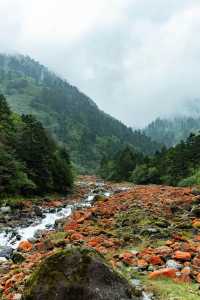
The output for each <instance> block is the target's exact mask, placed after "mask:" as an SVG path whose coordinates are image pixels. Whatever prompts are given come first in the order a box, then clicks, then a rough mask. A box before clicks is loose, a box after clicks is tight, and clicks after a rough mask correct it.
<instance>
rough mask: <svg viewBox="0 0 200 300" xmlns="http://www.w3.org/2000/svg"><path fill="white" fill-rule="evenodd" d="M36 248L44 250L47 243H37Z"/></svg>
mask: <svg viewBox="0 0 200 300" xmlns="http://www.w3.org/2000/svg"><path fill="white" fill-rule="evenodd" d="M34 246H35V249H36V250H38V251H44V250H45V249H46V247H45V244H44V243H43V242H39V243H36V244H35V245H34Z"/></svg>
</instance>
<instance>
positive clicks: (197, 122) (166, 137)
mask: <svg viewBox="0 0 200 300" xmlns="http://www.w3.org/2000/svg"><path fill="white" fill-rule="evenodd" d="M196 104H197V103H196V102H195V105H194V106H193V107H190V108H191V109H190V110H188V111H187V114H188V115H191V116H194V117H189V116H186V114H185V116H183V117H180V116H179V117H174V118H173V117H171V118H168V119H160V118H158V119H156V120H155V121H153V122H151V123H150V124H149V125H148V126H147V127H146V128H145V129H144V130H143V132H144V133H145V134H146V135H147V136H149V137H150V138H152V140H154V141H157V142H158V143H161V144H163V145H165V146H167V147H172V146H175V145H176V144H178V143H179V142H180V141H181V140H186V139H187V138H188V137H189V135H190V134H191V133H198V132H199V131H200V116H199V111H198V109H199V108H198V105H197V106H196ZM193 109H194V110H193Z"/></svg>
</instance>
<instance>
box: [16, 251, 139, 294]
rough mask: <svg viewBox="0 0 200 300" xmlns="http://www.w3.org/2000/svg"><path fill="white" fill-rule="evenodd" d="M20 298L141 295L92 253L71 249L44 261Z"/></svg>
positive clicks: (59, 252) (99, 257)
mask: <svg viewBox="0 0 200 300" xmlns="http://www.w3.org/2000/svg"><path fill="white" fill-rule="evenodd" d="M22 299H23V300H44V299H45V300H54V299H56V300H74V299H76V300H88V299H91V300H102V299H104V300H110V299H123V300H129V299H132V300H136V299H141V295H140V296H137V295H136V292H135V288H134V287H132V286H131V285H129V283H128V282H127V280H126V279H125V278H123V277H121V275H119V274H118V273H116V272H115V271H114V270H112V269H110V267H108V266H107V265H106V263H105V261H104V259H103V258H102V257H101V256H99V255H98V254H97V253H96V252H95V251H93V250H90V249H89V248H75V247H71V248H69V249H67V250H63V251H58V252H57V253H55V254H53V255H52V256H50V257H48V258H46V260H45V261H44V262H43V263H42V264H41V265H40V268H39V269H38V270H37V271H35V273H34V274H33V276H32V278H30V280H29V282H28V283H27V286H26V288H25V292H24V295H23V298H22Z"/></svg>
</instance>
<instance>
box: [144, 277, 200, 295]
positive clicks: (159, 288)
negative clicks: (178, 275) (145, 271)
mask: <svg viewBox="0 0 200 300" xmlns="http://www.w3.org/2000/svg"><path fill="white" fill-rule="evenodd" d="M141 279H142V280H143V283H144V284H145V285H146V286H147V288H148V290H149V291H152V292H153V293H154V294H155V295H156V296H157V297H158V299H159V300H197V299H200V291H199V286H198V284H191V283H190V284H184V283H182V284H177V283H174V282H173V281H172V280H170V279H160V280H155V281H153V280H149V279H147V278H146V277H145V278H141Z"/></svg>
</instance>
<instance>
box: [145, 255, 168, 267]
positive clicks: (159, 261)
mask: <svg viewBox="0 0 200 300" xmlns="http://www.w3.org/2000/svg"><path fill="white" fill-rule="evenodd" d="M148 262H149V263H150V264H152V265H154V266H157V265H158V266H159V265H163V264H164V262H163V260H162V259H161V258H160V256H158V255H155V256H152V257H151V258H150V259H149V260H148Z"/></svg>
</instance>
